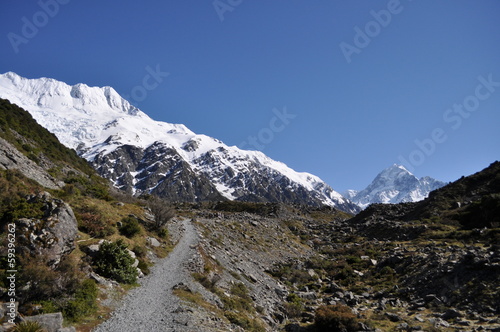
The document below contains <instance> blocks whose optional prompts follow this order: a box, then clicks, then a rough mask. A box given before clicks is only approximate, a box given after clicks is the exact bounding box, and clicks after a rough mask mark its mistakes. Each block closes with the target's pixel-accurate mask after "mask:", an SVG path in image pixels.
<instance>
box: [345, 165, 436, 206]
mask: <svg viewBox="0 0 500 332" xmlns="http://www.w3.org/2000/svg"><path fill="white" fill-rule="evenodd" d="M444 185H445V183H444V182H442V181H438V180H435V179H433V178H431V177H428V176H425V177H422V178H420V179H419V178H417V177H416V176H415V175H413V174H411V173H410V172H409V171H408V170H407V169H406V168H404V166H401V165H396V164H394V165H392V166H391V167H388V168H386V169H385V170H383V171H382V172H380V173H379V174H378V175H377V176H376V177H375V179H374V180H373V181H372V183H370V184H369V185H368V186H367V187H366V188H365V189H363V190H361V191H356V190H348V191H347V192H345V193H344V196H345V197H347V198H348V199H350V200H352V201H353V202H354V203H356V204H357V205H359V206H360V207H361V208H363V209H364V208H366V207H367V206H368V205H370V204H373V203H402V202H418V201H421V200H423V199H424V198H426V197H427V196H428V195H429V193H430V192H431V191H433V190H435V189H438V188H441V187H442V186H444Z"/></svg>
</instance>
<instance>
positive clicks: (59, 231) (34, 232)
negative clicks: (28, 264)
mask: <svg viewBox="0 0 500 332" xmlns="http://www.w3.org/2000/svg"><path fill="white" fill-rule="evenodd" d="M28 202H29V203H42V204H43V205H44V207H43V208H42V209H43V211H44V216H43V218H41V219H20V220H18V225H19V230H18V234H22V235H20V236H19V242H20V244H22V245H23V249H24V250H28V251H29V252H30V253H31V254H33V255H44V256H46V257H47V259H48V261H49V264H50V265H51V266H57V265H58V264H59V262H60V261H61V259H62V257H64V256H65V255H67V254H69V253H71V252H72V251H73V249H75V239H76V237H77V235H78V223H77V220H76V218H75V215H74V213H73V210H72V209H71V207H70V206H69V205H68V204H66V203H65V202H63V201H62V200H60V199H54V198H52V197H51V195H50V194H49V193H47V192H42V193H39V194H37V195H31V196H29V197H28Z"/></svg>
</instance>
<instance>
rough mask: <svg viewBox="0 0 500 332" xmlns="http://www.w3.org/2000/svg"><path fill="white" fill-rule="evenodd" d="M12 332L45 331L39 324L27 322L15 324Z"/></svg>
mask: <svg viewBox="0 0 500 332" xmlns="http://www.w3.org/2000/svg"><path fill="white" fill-rule="evenodd" d="M14 332H47V330H45V329H44V328H43V326H42V325H41V324H40V323H38V322H35V321H31V320H27V321H24V322H21V323H19V324H17V325H16V327H15V328H14Z"/></svg>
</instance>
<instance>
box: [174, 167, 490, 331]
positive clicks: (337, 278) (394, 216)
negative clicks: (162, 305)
mask: <svg viewBox="0 0 500 332" xmlns="http://www.w3.org/2000/svg"><path fill="white" fill-rule="evenodd" d="M499 181H500V162H495V163H493V164H492V165H490V166H489V167H488V168H486V169H485V170H483V171H481V172H478V173H477V174H474V175H471V176H468V177H464V178H462V179H460V180H458V181H456V182H454V183H451V184H449V185H447V186H445V187H443V188H441V189H438V190H436V191H433V192H431V194H430V195H429V197H428V198H427V199H425V200H423V201H420V202H411V203H399V204H374V205H371V206H370V207H368V208H367V209H365V210H364V211H362V212H361V213H359V214H358V215H356V216H355V217H350V216H348V215H346V214H342V213H340V212H339V211H336V210H334V209H332V210H327V209H312V208H310V207H300V206H294V207H291V206H280V205H269V204H267V205H266V204H254V205H252V204H250V203H245V204H247V205H242V204H244V203H237V202H227V204H225V205H221V204H218V205H211V206H209V205H206V204H205V205H201V204H200V205H196V206H193V205H191V206H179V207H178V208H179V211H181V213H185V214H187V215H190V216H194V218H195V220H196V221H197V224H196V225H197V227H198V229H199V230H200V232H201V234H202V237H201V238H202V241H201V245H200V247H199V252H200V257H201V260H200V262H198V263H197V264H194V265H193V268H192V271H193V272H195V274H194V276H195V278H196V280H198V282H199V283H201V284H202V285H203V286H204V287H205V290H208V291H209V292H210V293H212V294H213V295H215V296H216V297H215V298H214V297H211V296H207V295H206V294H205V295H203V294H201V293H199V292H198V291H196V290H194V289H190V292H187V293H186V292H185V291H183V292H179V294H180V295H181V296H182V298H183V299H184V300H185V301H186V303H191V305H193V307H194V308H196V309H195V311H196V312H198V314H199V313H201V312H205V314H206V315H212V316H211V317H213V316H214V315H215V316H217V315H218V317H222V318H224V317H226V318H228V319H232V320H233V321H234V322H237V324H236V325H239V326H243V327H244V329H245V330H249V331H264V330H271V331H280V330H285V331H303V332H304V331H306V332H313V331H335V330H341V328H342V327H343V328H344V329H345V331H450V332H451V331H457V330H458V331H461V330H467V331H474V330H476V331H479V330H489V331H499V330H500V309H499V308H500V302H499V301H498V299H500V294H499V289H498V284H499V283H500V279H499V278H500V246H499V245H498V243H500V242H499V241H500V229H499V226H500V222H499V220H498V216H499V215H500V213H499V212H500V210H499V209H500V190H499V188H500V186H499V184H500V183H499ZM240 284H241V285H240ZM235 285H240V286H238V287H239V288H243V289H245V290H246V291H245V292H247V294H248V295H249V297H248V298H247V297H241V296H239V295H236V294H241V293H238V292H237V290H236V289H235ZM230 299H232V300H234V301H243V303H245V308H246V309H243V308H242V307H239V308H237V309H235V308H234V307H232V305H231V304H230V303H232V302H230V301H229V300H230ZM244 299H246V300H244ZM221 302H222V303H221ZM233 305H234V304H233ZM220 309H225V310H229V312H228V313H227V315H225V314H224V313H223V312H221V311H219V310H220ZM232 310H235V312H233V311H232ZM236 313H237V314H236ZM259 327H260V328H259Z"/></svg>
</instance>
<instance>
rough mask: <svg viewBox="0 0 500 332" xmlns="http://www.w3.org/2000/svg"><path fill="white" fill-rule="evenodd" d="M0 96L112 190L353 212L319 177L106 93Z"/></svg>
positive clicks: (18, 91)
mask: <svg viewBox="0 0 500 332" xmlns="http://www.w3.org/2000/svg"><path fill="white" fill-rule="evenodd" d="M0 97H1V98H4V99H8V100H10V101H11V102H12V103H15V104H17V105H18V106H20V107H22V108H24V109H26V110H27V111H28V112H30V113H31V115H32V116H33V117H34V118H35V120H36V121H37V122H38V123H39V124H41V125H42V126H43V127H45V128H47V129H48V130H49V131H51V132H52V133H54V134H55V135H56V136H57V137H58V138H59V140H60V141H61V142H62V143H63V144H64V145H66V146H68V147H70V148H73V149H75V150H76V151H77V152H78V153H79V154H80V155H81V156H82V157H84V158H86V159H87V160H89V161H90V162H91V163H92V164H93V165H94V167H95V168H96V169H97V170H98V172H99V173H100V174H101V175H103V176H104V177H106V178H108V179H110V180H111V181H112V182H113V183H114V185H115V186H116V187H118V188H121V189H124V190H127V191H129V192H130V193H133V194H137V195H138V194H143V193H152V194H156V195H158V196H160V197H166V198H169V199H172V200H176V201H203V200H218V199H222V198H223V197H224V198H227V199H230V200H247V201H264V202H266V201H267V202H285V203H302V204H310V205H319V204H325V205H329V206H334V207H337V208H339V209H341V210H344V211H347V212H357V211H358V210H359V208H358V207H357V206H356V205H354V204H353V203H352V202H350V201H349V200H347V199H345V198H344V197H343V196H342V195H340V194H339V193H337V192H336V191H334V190H333V189H332V188H331V187H330V186H328V185H327V184H326V183H324V182H323V181H322V180H321V179H320V178H318V177H317V176H314V175H312V174H309V173H300V172H296V171H294V170H292V169H291V168H289V167H288V166H286V165H285V164H283V163H281V162H278V161H275V160H272V159H271V158H269V157H267V156H266V155H264V154H263V153H262V152H259V151H246V150H241V149H239V148H237V147H235V146H227V145H226V144H224V143H222V142H221V141H219V140H217V139H215V138H212V137H208V136H206V135H198V134H195V133H194V132H192V131H191V130H189V129H188V128H187V127H186V126H184V125H181V124H170V123H166V122H159V121H155V120H153V119H151V118H150V117H149V116H147V115H146V114H145V113H144V112H142V111H141V110H139V109H138V108H136V107H134V106H133V105H131V104H130V103H129V102H128V101H126V100H125V99H123V98H122V97H121V96H120V95H119V94H118V93H117V92H116V91H115V90H114V89H113V88H111V87H89V86H87V85H85V84H76V85H73V86H70V85H68V84H66V83H64V82H60V81H57V80H54V79H50V78H39V79H26V78H23V77H20V76H19V75H17V74H15V73H12V72H8V73H5V74H2V75H0Z"/></svg>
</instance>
